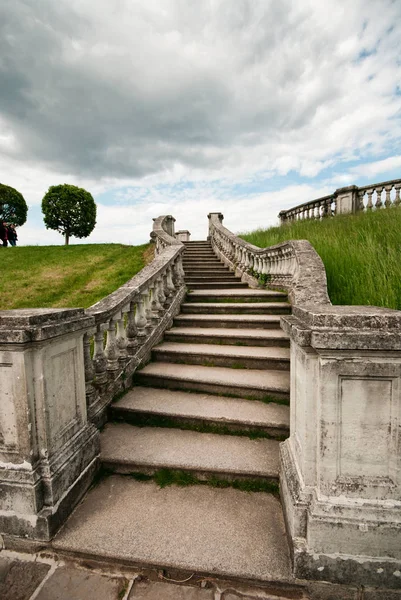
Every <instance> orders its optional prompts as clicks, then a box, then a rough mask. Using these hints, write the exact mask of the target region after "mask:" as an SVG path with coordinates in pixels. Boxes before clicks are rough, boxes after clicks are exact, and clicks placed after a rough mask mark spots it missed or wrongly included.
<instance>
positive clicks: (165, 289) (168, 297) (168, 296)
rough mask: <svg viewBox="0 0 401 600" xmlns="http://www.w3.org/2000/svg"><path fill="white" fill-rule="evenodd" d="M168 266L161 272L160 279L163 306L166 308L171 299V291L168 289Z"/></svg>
mask: <svg viewBox="0 0 401 600" xmlns="http://www.w3.org/2000/svg"><path fill="white" fill-rule="evenodd" d="M167 279H168V267H167V268H166V270H165V271H164V273H163V276H162V281H163V292H164V297H165V301H164V306H165V307H166V308H168V307H169V306H170V304H171V301H172V299H173V295H172V293H171V291H170V290H169V289H168V281H167Z"/></svg>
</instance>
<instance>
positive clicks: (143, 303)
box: [84, 215, 185, 424]
mask: <svg viewBox="0 0 401 600" xmlns="http://www.w3.org/2000/svg"><path fill="white" fill-rule="evenodd" d="M173 223H174V219H173V217H171V215H168V216H161V217H158V218H157V219H154V225H153V231H152V233H151V238H152V240H153V241H154V243H155V253H156V256H155V258H154V259H153V261H152V262H151V263H150V264H149V265H147V266H146V267H144V268H143V269H142V270H141V271H140V272H139V273H138V274H137V275H135V276H134V277H133V278H132V279H131V280H130V281H128V282H127V283H126V284H124V285H123V286H121V287H120V288H119V289H118V290H116V291H115V292H113V293H112V294H110V295H109V296H107V297H106V298H103V299H102V300H100V301H99V302H97V303H96V304H94V305H93V306H91V307H90V308H89V309H87V310H86V314H87V315H88V316H92V317H93V318H94V321H95V327H94V328H93V330H92V331H90V332H88V333H86V334H85V336H84V356H85V382H86V394H87V406H88V411H89V417H90V419H91V420H92V421H93V422H95V423H96V424H99V423H102V422H104V420H105V416H106V415H105V409H106V408H107V406H108V404H109V402H110V401H111V399H112V397H113V396H114V395H115V394H116V393H118V391H120V390H121V389H124V388H126V387H128V386H129V385H130V384H131V378H132V374H133V373H134V371H135V370H136V368H137V367H138V365H139V364H140V363H142V362H144V361H145V360H147V358H148V357H149V355H150V350H151V348H152V347H153V346H154V345H155V344H157V343H158V342H159V341H160V339H161V337H162V335H163V333H164V331H165V329H166V328H167V327H169V326H170V325H171V322H172V319H173V317H174V316H175V314H176V313H177V312H178V311H179V307H180V304H181V301H182V299H183V297H184V293H185V286H184V284H183V281H184V270H183V267H182V256H181V255H182V252H183V250H184V245H183V244H182V243H181V242H179V241H178V240H176V239H175V238H174V237H173V236H172V235H171V234H170V233H169V231H171V232H172V233H173V229H171V227H172V226H173Z"/></svg>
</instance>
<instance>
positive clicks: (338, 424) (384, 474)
mask: <svg viewBox="0 0 401 600" xmlns="http://www.w3.org/2000/svg"><path fill="white" fill-rule="evenodd" d="M281 322H282V326H283V328H284V330H285V331H287V332H288V333H289V334H290V336H291V409H290V410H291V425H290V431H291V433H290V437H289V439H288V440H286V441H285V442H284V443H283V444H281V448H280V455H281V473H280V483H281V494H282V500H283V505H284V513H285V518H286V524H287V532H288V536H289V538H290V542H291V543H292V549H293V559H294V570H295V575H296V576H297V577H299V578H301V579H304V578H305V579H321V580H326V581H336V582H339V583H353V584H357V583H358V584H361V585H373V586H376V585H377V586H382V587H394V588H397V587H400V586H401V437H400V425H401V312H399V311H393V310H389V309H383V308H376V307H367V306H331V305H327V306H322V305H319V306H311V305H310V306H303V307H302V308H300V307H297V306H295V307H294V309H293V315H291V316H288V317H287V316H286V317H282V319H281Z"/></svg>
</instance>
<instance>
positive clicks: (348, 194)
mask: <svg viewBox="0 0 401 600" xmlns="http://www.w3.org/2000/svg"><path fill="white" fill-rule="evenodd" d="M334 195H335V197H336V214H337V215H344V214H348V213H356V212H357V211H358V210H359V200H358V187H357V186H356V185H349V186H348V187H344V188H339V189H338V190H336V191H335V192H334Z"/></svg>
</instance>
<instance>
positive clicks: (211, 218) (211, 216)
mask: <svg viewBox="0 0 401 600" xmlns="http://www.w3.org/2000/svg"><path fill="white" fill-rule="evenodd" d="M207 218H208V219H209V237H208V239H210V235H211V231H210V230H211V227H212V224H213V221H214V219H218V220H219V221H220V223H222V222H223V219H224V215H223V213H221V212H215V213H209V214H208V216H207Z"/></svg>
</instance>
